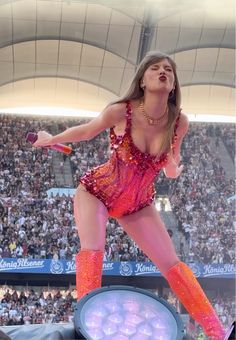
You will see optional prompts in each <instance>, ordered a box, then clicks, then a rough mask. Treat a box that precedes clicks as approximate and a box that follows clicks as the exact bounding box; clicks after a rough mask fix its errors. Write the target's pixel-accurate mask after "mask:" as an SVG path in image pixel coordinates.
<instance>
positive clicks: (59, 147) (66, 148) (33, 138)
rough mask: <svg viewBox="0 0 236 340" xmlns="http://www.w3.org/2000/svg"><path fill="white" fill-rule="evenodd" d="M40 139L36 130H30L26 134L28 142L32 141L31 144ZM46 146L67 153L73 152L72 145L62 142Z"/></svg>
mask: <svg viewBox="0 0 236 340" xmlns="http://www.w3.org/2000/svg"><path fill="white" fill-rule="evenodd" d="M37 139H38V135H37V133H36V132H28V133H27V135H26V140H27V141H28V142H30V143H31V144H34V143H35V142H36V140H37ZM45 148H50V149H52V150H56V151H59V152H63V153H65V154H67V155H70V154H71V153H72V151H73V150H72V148H71V147H70V146H67V145H64V144H60V143H56V144H54V145H49V146H45Z"/></svg>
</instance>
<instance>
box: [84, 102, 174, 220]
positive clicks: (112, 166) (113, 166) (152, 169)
mask: <svg viewBox="0 0 236 340" xmlns="http://www.w3.org/2000/svg"><path fill="white" fill-rule="evenodd" d="M131 114H132V107H131V104H130V102H128V103H127V105H126V128H125V132H124V135H123V136H117V135H116V134H115V131H114V127H112V128H111V129H110V145H111V151H112V153H111V157H110V159H109V160H108V161H107V162H106V163H105V164H102V165H100V166H98V167H95V168H93V169H92V170H90V171H88V172H87V173H86V174H85V175H83V176H82V177H81V179H80V183H81V184H83V186H84V187H85V188H86V190H87V191H88V192H89V193H91V194H93V195H94V196H96V197H97V198H98V199H99V200H100V201H102V202H103V203H104V205H105V206H106V208H107V209H108V213H109V215H110V216H111V217H121V216H124V215H129V214H132V213H134V212H136V211H138V210H140V209H142V208H144V207H146V206H148V205H151V204H152V202H153V200H154V197H155V189H154V179H155V177H156V176H157V175H158V173H159V172H160V170H161V169H162V168H163V167H164V166H165V165H166V163H167V158H168V154H166V153H163V154H162V155H161V156H160V157H157V156H152V155H150V154H148V153H144V152H141V151H140V150H139V149H138V148H137V146H136V145H135V144H134V142H133V140H132V136H131V125H132V123H131ZM179 117H180V113H179V115H178V117H177V119H176V123H175V127H174V134H173V137H172V149H173V148H174V146H175V141H176V138H177V135H176V130H177V127H178V123H179Z"/></svg>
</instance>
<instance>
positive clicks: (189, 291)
mask: <svg viewBox="0 0 236 340" xmlns="http://www.w3.org/2000/svg"><path fill="white" fill-rule="evenodd" d="M166 279H167V280H168V282H169V285H170V287H171V289H172V290H173V292H174V293H175V294H176V295H177V296H178V298H179V299H180V301H181V302H182V304H183V305H184V307H185V308H186V309H187V311H188V312H189V314H190V315H191V317H192V318H194V319H195V320H196V321H197V322H198V323H199V324H200V325H201V326H202V327H203V329H204V332H205V333H206V334H207V335H208V336H210V338H211V340H224V336H225V331H224V328H223V326H222V325H221V323H220V320H219V318H218V316H217V315H216V312H215V311H214V309H213V307H212V306H211V304H210V302H209V300H208V299H207V297H206V295H205V293H204V292H203V290H202V288H201V286H200V285H199V283H198V281H197V279H196V278H195V276H194V274H193V272H192V270H191V269H190V268H189V267H188V266H187V265H186V264H185V263H183V262H179V263H177V264H176V265H175V266H173V267H172V268H170V270H169V271H168V272H167V275H166Z"/></svg>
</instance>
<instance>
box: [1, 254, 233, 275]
mask: <svg viewBox="0 0 236 340" xmlns="http://www.w3.org/2000/svg"><path fill="white" fill-rule="evenodd" d="M189 266H190V267H191V269H192V270H193V272H194V274H195V275H196V277H200V278H216V277H217V278H229V279H232V278H235V272H236V270H235V269H236V267H235V265H234V264H197V263H189ZM1 273H35V274H57V275H58V274H74V273H75V261H67V260H48V259H46V260H44V259H29V258H1V259H0V275H1ZM103 275H114V276H120V275H121V276H161V273H160V271H159V270H158V269H157V268H156V266H155V265H154V264H153V263H152V262H104V263H103Z"/></svg>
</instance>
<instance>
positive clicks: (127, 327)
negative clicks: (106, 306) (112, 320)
mask: <svg viewBox="0 0 236 340" xmlns="http://www.w3.org/2000/svg"><path fill="white" fill-rule="evenodd" d="M120 332H121V333H123V334H125V335H128V336H130V335H134V334H135V333H136V332H137V328H136V327H135V326H133V325H131V324H129V323H127V322H125V323H124V324H123V325H121V326H120Z"/></svg>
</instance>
